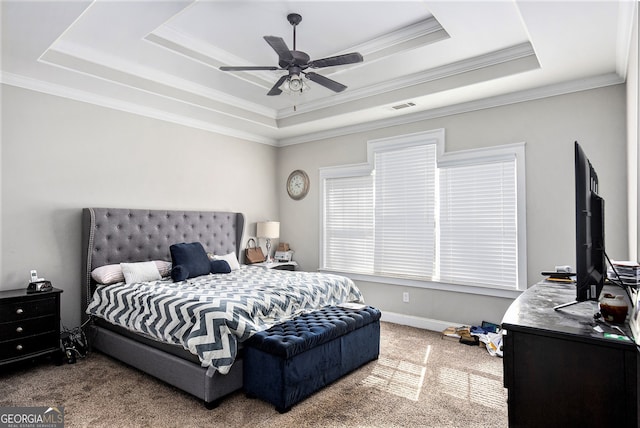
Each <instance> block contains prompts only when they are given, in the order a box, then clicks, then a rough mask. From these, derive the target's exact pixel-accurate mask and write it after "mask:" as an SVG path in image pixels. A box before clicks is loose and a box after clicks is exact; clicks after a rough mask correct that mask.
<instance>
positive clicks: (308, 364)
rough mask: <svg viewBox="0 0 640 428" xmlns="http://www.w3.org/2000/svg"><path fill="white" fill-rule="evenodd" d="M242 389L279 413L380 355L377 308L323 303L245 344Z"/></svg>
mask: <svg viewBox="0 0 640 428" xmlns="http://www.w3.org/2000/svg"><path fill="white" fill-rule="evenodd" d="M244 345H245V348H244V352H245V354H244V363H243V368H244V373H243V377H244V390H245V393H246V394H247V396H249V397H257V398H260V399H262V400H264V401H267V402H269V403H271V404H273V405H275V407H276V410H278V411H279V412H280V413H284V412H286V411H288V410H290V409H291V407H292V406H293V405H295V404H296V403H298V402H300V401H301V400H303V399H305V398H307V397H308V396H310V395H311V394H313V393H314V392H316V391H318V390H320V389H321V388H323V387H324V386H326V385H328V384H329V383H331V382H333V381H335V380H337V379H338V378H340V377H342V376H344V375H345V374H347V373H349V372H351V371H353V370H355V369H356V368H358V367H360V366H362V365H363V364H365V363H367V362H369V361H371V360H375V359H377V358H378V354H379V353H380V311H379V310H378V309H376V308H373V307H371V306H365V307H364V308H363V309H347V308H342V307H337V306H327V307H324V308H322V309H320V310H317V311H314V312H310V313H305V314H302V315H300V316H298V317H296V318H293V319H290V320H287V321H285V322H283V323H281V324H277V325H275V326H273V327H271V328H270V329H268V330H265V331H261V332H259V333H256V334H255V335H253V336H252V337H251V338H250V339H249V340H247V341H246V342H244Z"/></svg>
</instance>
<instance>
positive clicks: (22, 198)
mask: <svg viewBox="0 0 640 428" xmlns="http://www.w3.org/2000/svg"><path fill="white" fill-rule="evenodd" d="M2 90H3V92H2V157H1V161H2V164H1V165H2V174H1V178H0V182H1V185H2V193H1V195H2V197H1V208H2V209H1V211H0V220H1V223H2V227H1V229H0V230H1V232H0V233H1V237H2V245H1V247H2V248H1V258H2V261H1V263H2V264H1V265H0V266H1V268H2V270H1V272H0V289H13V288H22V287H25V286H26V284H27V280H28V277H29V270H31V269H37V270H38V273H39V274H40V276H44V277H45V278H47V279H50V280H51V281H52V282H53V284H54V286H56V287H58V288H61V289H63V290H64V293H63V295H62V321H63V323H64V324H65V325H66V326H68V327H71V326H74V325H77V324H78V323H79V320H80V287H79V284H80V260H81V259H80V257H81V256H80V212H81V209H82V208H83V207H87V206H101V207H107V206H108V207H126V208H158V209H185V210H190V209H193V210H229V211H240V212H243V213H244V214H245V216H246V222H247V224H248V228H247V230H246V231H245V235H247V234H255V222H256V221H262V220H266V219H269V218H271V219H275V218H277V216H278V206H277V197H278V195H277V194H276V188H275V183H274V179H273V177H274V176H275V174H276V170H275V168H276V155H277V149H276V148H274V147H271V146H266V145H263V144H257V143H252V142H247V141H241V140H237V139H233V138H230V137H224V136H218V135H215V134H212V133H210V132H205V131H199V130H196V129H191V128H187V127H184V126H180V125H176V124H172V123H167V122H163V121H158V120H154V119H149V118H146V117H141V116H137V115H133V114H129V113H124V112H120V111H116V110H110V109H107V108H102V107H98V106H94V105H90V104H85V103H81V102H76V101H72V100H68V99H64V98H59V97H55V96H50V95H45V94H40V93H37V92H32V91H28V90H24V89H19V88H15V87H12V86H6V85H3V86H2ZM256 184H257V185H258V186H259V187H258V188H256V187H255V186H256Z"/></svg>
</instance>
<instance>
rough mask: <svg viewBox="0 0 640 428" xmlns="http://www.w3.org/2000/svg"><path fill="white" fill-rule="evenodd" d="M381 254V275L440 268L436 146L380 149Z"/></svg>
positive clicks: (422, 273) (423, 273) (426, 274)
mask: <svg viewBox="0 0 640 428" xmlns="http://www.w3.org/2000/svg"><path fill="white" fill-rule="evenodd" d="M374 161H375V163H374V165H375V173H374V183H375V204H374V206H375V208H374V210H375V246H374V248H375V252H374V254H375V257H374V270H375V273H376V274H379V275H391V276H402V277H418V278H431V277H432V276H433V274H434V254H435V236H436V234H435V207H436V146H435V144H423V145H418V146H413V147H406V148H402V149H399V150H388V151H380V152H376V153H375V158H374Z"/></svg>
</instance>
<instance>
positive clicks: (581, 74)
mask: <svg viewBox="0 0 640 428" xmlns="http://www.w3.org/2000/svg"><path fill="white" fill-rule="evenodd" d="M0 7H1V8H2V9H1V12H2V74H1V77H2V82H3V83H6V84H9V85H15V86H21V87H25V88H28V89H33V90H37V91H42V92H46V93H52V94H55V95H60V96H63V97H68V98H73V99H78V100H81V101H85V102H90V103H95V104H99V105H103V106H107V107H110V108H116V109H120V110H124V111H129V112H133V113H136V114H142V115H145V116H150V117H155V118H159V119H162V120H168V121H172V122H176V123H181V124H184V125H187V126H192V127H197V128H201V129H206V130H210V131H213V132H216V133H220V134H223V135H229V136H233V137H238V138H243V139H248V140H251V141H258V142H261V143H266V144H273V145H286V144H295V143H298V142H304V141H309V140H312V139H317V138H323V137H329V136H333V135H341V134H346V133H349V132H355V131H356V130H362V129H371V128H375V127H381V126H388V125H391V124H397V123H405V122H411V121H415V120H421V119H424V118H428V117H434V116H437V115H443V114H451V113H455V112H457V111H467V110H470V109H477V108H483V107H486V106H491V105H499V104H505V103H512V102H518V101H521V100H525V99H532V98H536V97H541V96H548V95H553V94H557V93H564V92H569V91H574V90H580V89H587V88H591V87H598V86H604V85H610V84H615V83H621V82H623V81H624V79H625V72H626V61H627V53H628V47H629V41H630V37H631V28H632V19H633V13H634V8H635V2H633V1H620V2H616V1H606V2H593V1H585V2H582V1H568V2H540V1H469V2H462V1H330V2H327V1H257V0H256V1H238V0H236V1H210V0H208V1H162V2H149V1H68V2H63V1H49V2H31V1H28V2H26V1H3V2H2V3H1V5H0ZM291 12H295V13H299V14H300V15H302V22H301V23H300V24H299V25H298V27H297V29H296V42H297V50H300V51H304V52H306V53H307V54H309V56H310V57H311V59H319V58H324V57H328V56H333V55H339V54H343V53H348V52H352V51H358V52H360V53H361V54H362V55H363V56H364V62H362V63H358V64H352V65H343V66H337V67H330V68H323V69H316V70H314V71H315V72H317V73H319V74H322V75H324V76H326V77H329V78H331V79H333V80H337V81H339V82H341V83H343V84H345V85H347V87H348V88H347V89H346V90H345V91H343V92H340V93H334V92H332V91H330V90H328V89H326V88H324V87H322V86H320V85H318V84H316V83H314V82H307V84H308V86H309V87H310V90H308V91H306V92H304V93H303V94H296V95H291V94H287V93H286V92H283V94H282V95H279V96H267V95H266V93H267V92H268V91H269V89H270V88H271V87H272V86H273V84H274V83H275V82H276V81H277V80H278V78H279V77H280V76H281V75H283V74H285V73H286V72H284V71H255V72H233V73H232V72H222V71H220V70H219V69H218V67H220V66H222V65H277V62H278V61H277V55H276V53H275V52H274V51H273V49H271V47H270V46H269V45H268V44H267V43H266V42H265V41H264V39H263V36H265V35H272V36H279V37H282V38H283V39H284V40H285V42H286V43H287V45H288V46H289V48H290V49H292V48H293V40H292V39H293V38H292V27H291V25H290V24H289V22H287V19H286V16H287V14H288V13H291Z"/></svg>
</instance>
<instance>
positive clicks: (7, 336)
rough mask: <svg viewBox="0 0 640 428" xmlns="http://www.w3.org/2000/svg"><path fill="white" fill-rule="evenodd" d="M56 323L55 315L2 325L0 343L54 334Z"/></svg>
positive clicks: (56, 327)
mask: <svg viewBox="0 0 640 428" xmlns="http://www.w3.org/2000/svg"><path fill="white" fill-rule="evenodd" d="M57 323H58V320H57V319H56V316H55V315H50V316H46V317H38V318H29V319H25V320H21V321H15V322H8V323H2V324H0V341H5V340H11V339H18V338H21V337H27V336H33V335H34V334H41V333H47V332H51V331H53V332H55V331H57V330H58V325H57Z"/></svg>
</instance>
